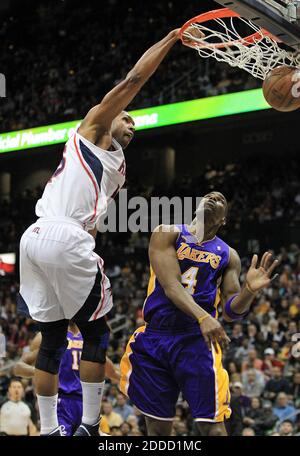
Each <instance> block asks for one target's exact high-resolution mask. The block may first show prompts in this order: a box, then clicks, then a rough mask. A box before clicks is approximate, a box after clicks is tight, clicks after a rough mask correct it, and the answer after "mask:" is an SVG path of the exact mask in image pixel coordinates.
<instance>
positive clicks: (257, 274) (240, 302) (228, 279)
mask: <svg viewBox="0 0 300 456" xmlns="http://www.w3.org/2000/svg"><path fill="white" fill-rule="evenodd" d="M257 262H258V257H257V255H254V256H253V258H252V262H251V266H250V268H249V270H248V272H247V275H246V280H245V283H244V285H243V287H242V288H241V286H240V282H239V277H240V273H241V260H240V257H239V255H238V253H237V252H236V251H235V250H234V249H232V248H231V249H230V260H229V264H228V266H227V268H226V271H225V273H224V275H223V280H222V284H221V296H222V307H223V316H224V318H225V320H227V321H234V320H240V319H242V318H244V317H245V316H246V315H247V314H248V312H249V309H250V307H251V304H252V302H253V300H254V298H255V297H256V294H257V293H258V291H260V290H261V289H263V288H265V287H268V286H269V285H270V283H271V280H273V279H274V277H273V278H271V277H272V273H273V271H274V269H275V268H276V266H277V265H278V260H274V261H272V254H271V253H268V252H265V253H264V255H263V256H262V259H261V262H260V265H259V266H258V267H256V266H257Z"/></svg>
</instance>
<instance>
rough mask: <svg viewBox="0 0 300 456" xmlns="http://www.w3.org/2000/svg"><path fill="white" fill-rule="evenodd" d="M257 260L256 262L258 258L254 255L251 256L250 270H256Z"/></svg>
mask: <svg viewBox="0 0 300 456" xmlns="http://www.w3.org/2000/svg"><path fill="white" fill-rule="evenodd" d="M257 260H258V256H257V255H256V254H255V255H253V257H252V260H251V268H256V265H257Z"/></svg>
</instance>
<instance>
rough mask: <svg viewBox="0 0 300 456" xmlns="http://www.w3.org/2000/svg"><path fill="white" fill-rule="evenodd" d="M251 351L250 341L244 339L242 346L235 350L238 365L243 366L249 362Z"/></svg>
mask: <svg viewBox="0 0 300 456" xmlns="http://www.w3.org/2000/svg"><path fill="white" fill-rule="evenodd" d="M231 337H232V336H231ZM249 350H250V349H249V339H248V338H247V337H244V338H243V340H242V342H241V346H239V347H238V348H236V349H235V353H234V360H235V361H236V362H237V363H239V364H242V363H243V362H245V361H246V360H247V358H248V353H249Z"/></svg>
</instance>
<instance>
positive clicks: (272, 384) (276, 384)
mask: <svg viewBox="0 0 300 456" xmlns="http://www.w3.org/2000/svg"><path fill="white" fill-rule="evenodd" d="M280 391H283V392H285V393H287V394H288V393H289V392H290V385H289V383H288V381H287V380H286V379H285V378H284V377H283V375H282V370H281V368H280V367H277V366H275V367H273V368H272V377H271V379H270V380H269V381H268V382H267V383H266V387H265V391H264V397H265V398H266V399H271V400H273V399H274V398H275V397H276V396H277V394H278V393H280Z"/></svg>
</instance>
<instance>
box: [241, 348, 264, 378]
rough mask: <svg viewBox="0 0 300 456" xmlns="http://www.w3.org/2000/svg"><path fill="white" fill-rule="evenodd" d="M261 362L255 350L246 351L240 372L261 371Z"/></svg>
mask: <svg viewBox="0 0 300 456" xmlns="http://www.w3.org/2000/svg"><path fill="white" fill-rule="evenodd" d="M262 365H263V362H262V360H261V359H260V358H258V356H257V351H256V350H255V348H251V349H250V350H249V351H248V357H247V360H245V361H243V363H242V372H244V371H245V370H248V369H250V368H253V369H257V370H261V369H262Z"/></svg>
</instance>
